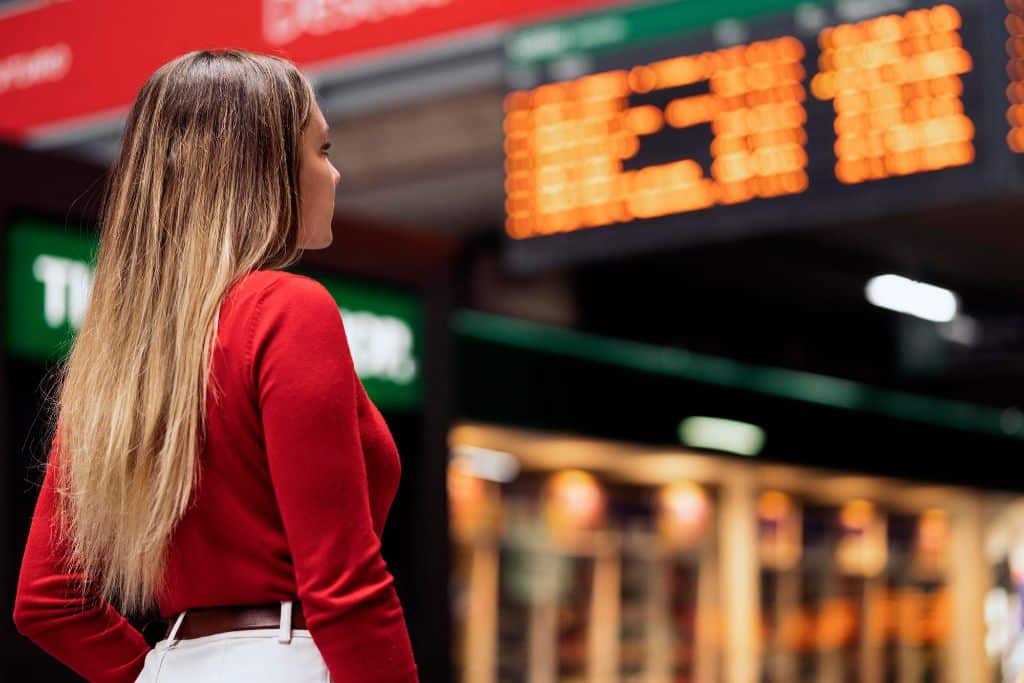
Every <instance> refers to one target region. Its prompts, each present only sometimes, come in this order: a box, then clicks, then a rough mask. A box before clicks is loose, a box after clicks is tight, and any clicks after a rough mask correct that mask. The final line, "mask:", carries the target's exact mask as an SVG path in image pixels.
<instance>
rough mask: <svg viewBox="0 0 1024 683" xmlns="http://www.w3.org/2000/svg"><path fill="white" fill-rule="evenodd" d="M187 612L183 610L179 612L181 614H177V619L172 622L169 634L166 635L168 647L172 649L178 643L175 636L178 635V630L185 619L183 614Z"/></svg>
mask: <svg viewBox="0 0 1024 683" xmlns="http://www.w3.org/2000/svg"><path fill="white" fill-rule="evenodd" d="M187 611H188V610H185V609H183V610H181V614H179V615H178V618H177V619H175V620H174V626H172V627H171V632H170V633H168V634H167V640H168V643H167V646H168V647H172V646H173V645H174V644H175V643H176V642H178V641H177V639H176V638H175V636H177V635H178V628H179V627H180V626H181V622H182V621H183V620H184V619H185V612H187Z"/></svg>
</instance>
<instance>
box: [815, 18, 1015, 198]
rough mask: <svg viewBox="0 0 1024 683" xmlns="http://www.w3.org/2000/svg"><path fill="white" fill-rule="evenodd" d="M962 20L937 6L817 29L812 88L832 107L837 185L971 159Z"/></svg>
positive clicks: (968, 65) (967, 64) (966, 56)
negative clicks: (816, 60) (816, 66)
mask: <svg viewBox="0 0 1024 683" xmlns="http://www.w3.org/2000/svg"><path fill="white" fill-rule="evenodd" d="M962 23H963V21H962V18H961V16H960V13H959V12H958V11H957V9H956V8H954V7H952V6H951V5H939V6H937V7H934V8H932V9H920V10H914V11H912V12H908V13H907V14H904V15H902V16H900V15H887V16H883V17H878V18H876V19H870V20H868V21H862V22H860V23H856V24H844V25H842V26H836V27H835V28H833V29H826V30H825V31H823V32H822V33H821V35H820V36H819V44H820V45H821V48H822V54H821V57H820V59H819V66H820V67H821V72H820V73H819V74H818V75H816V76H815V77H814V79H813V80H812V81H811V93H812V94H813V95H814V96H815V97H816V98H818V99H821V100H833V103H834V106H835V110H836V114H837V118H836V125H835V129H836V134H837V139H836V145H835V152H836V167H835V170H836V177H837V178H838V179H839V181H840V182H842V183H846V184H855V183H863V182H867V181H870V180H879V179H882V178H890V177H893V176H901V175H910V174H913V173H922V172H925V171H934V170H938V169H942V168H949V167H952V166H964V165H967V164H970V163H972V162H973V161H974V157H975V149H974V144H973V141H974V132H975V131H974V124H973V123H972V122H971V120H970V119H969V118H968V117H967V116H966V115H965V114H964V111H963V103H962V102H961V100H960V97H961V96H962V94H963V82H962V80H961V76H962V75H963V74H965V73H968V72H969V71H971V69H972V68H973V63H972V59H971V56H970V54H969V53H968V52H967V51H966V50H964V49H963V47H962V41H961V38H960V33H959V31H960V28H961V26H962ZM1011 145H1012V143H1011Z"/></svg>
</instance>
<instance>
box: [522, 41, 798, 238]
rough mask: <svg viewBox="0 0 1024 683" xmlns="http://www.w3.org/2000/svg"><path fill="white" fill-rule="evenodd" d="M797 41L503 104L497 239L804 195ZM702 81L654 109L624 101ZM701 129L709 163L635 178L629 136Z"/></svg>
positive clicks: (663, 63) (525, 95)
mask: <svg viewBox="0 0 1024 683" xmlns="http://www.w3.org/2000/svg"><path fill="white" fill-rule="evenodd" d="M803 57H804V47H803V44H802V43H801V42H800V41H799V40H798V39H796V38H794V37H792V36H786V37H782V38H778V39H775V40H766V41H759V42H755V43H752V44H750V45H740V46H734V47H730V48H726V49H723V50H718V51H714V52H704V53H701V54H698V55H685V56H679V57H673V58H670V59H665V60H660V61H657V62H653V63H651V64H644V65H638V66H635V67H633V68H632V69H630V70H629V71H624V70H618V71H609V72H605V73H599V74H593V75H588V76H584V77H582V78H579V79H577V80H574V81H569V82H565V83H556V84H547V85H543V86H540V87H538V88H535V89H534V90H531V91H522V92H515V93H510V94H509V95H507V96H506V97H505V121H504V131H505V151H506V184H505V187H506V197H507V201H506V208H507V215H508V218H507V220H506V223H505V229H506V232H507V233H508V234H509V235H510V236H511V237H513V238H517V239H522V238H527V237H535V236H539V235H549V234H553V233H559V232H569V231H574V230H580V229H584V228H590V227H599V226H604V225H610V224H613V223H625V222H630V221H634V220H638V219H645V218H653V217H657V216H666V215H671V214H679V213H685V212H689V211H697V210H699V209H706V208H709V207H711V206H715V205H719V204H737V203H741V202H747V201H751V200H753V199H756V198H759V197H760V198H767V197H777V196H781V195H787V194H800V193H801V192H804V191H806V190H807V186H808V183H809V180H808V177H807V172H806V168H807V153H806V151H805V146H806V144H807V135H806V133H805V131H804V125H805V123H806V120H807V113H806V111H805V110H804V107H803V102H804V100H805V99H806V97H807V93H806V91H805V90H804V87H803V80H804V78H805V74H804V70H803V66H802V64H801V60H802V59H803ZM700 82H708V84H709V89H710V92H709V93H706V94H701V95H693V96H690V97H681V98H677V99H674V100H672V101H671V102H669V104H668V105H667V106H666V107H665V108H664V109H663V110H662V109H660V108H659V107H655V106H652V105H642V106H630V104H629V102H628V98H629V96H630V95H631V94H643V93H647V92H651V91H653V90H659V89H665V88H673V87H678V86H682V85H690V84H694V83H700ZM705 124H710V126H711V129H712V133H713V137H712V140H711V156H712V164H711V168H710V169H706V170H705V169H703V168H702V167H701V166H700V165H699V164H698V163H697V162H696V161H693V160H691V159H679V160H676V161H672V162H668V163H664V164H658V165H653V166H648V167H646V168H640V169H635V170H626V169H624V168H623V161H624V160H626V159H630V158H632V157H633V156H635V155H636V154H637V153H638V152H639V149H640V144H641V142H640V138H641V137H642V136H645V135H652V134H655V133H657V132H659V131H661V130H664V129H665V128H666V127H668V128H673V129H684V128H690V127H693V126H698V125H705Z"/></svg>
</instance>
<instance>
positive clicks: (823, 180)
mask: <svg viewBox="0 0 1024 683" xmlns="http://www.w3.org/2000/svg"><path fill="white" fill-rule="evenodd" d="M505 52H506V83H507V92H506V96H505V101H504V108H505V113H504V142H505V188H506V192H505V198H506V220H505V232H506V234H507V238H508V239H507V247H508V249H507V250H506V256H507V259H508V261H509V263H510V264H511V265H512V266H513V267H515V268H518V269H521V270H530V269H536V268H542V267H545V266H551V265H561V264H569V263H575V262H582V261H588V260H597V259H602V258H607V257H609V256H616V255H623V254H628V253H636V252H643V251H653V250H658V249H661V248H667V247H671V246H682V245H685V244H689V243H697V242H703V241H710V240H716V239H728V238H732V237H737V236H740V235H743V234H751V233H758V232H765V231H770V230H783V229H788V228H797V227H810V226H813V225H815V224H821V225H826V224H830V223H836V222H841V221H843V220H849V219H851V218H860V217H869V216H879V215H882V214H884V213H887V212H902V211H909V210H915V209H920V208H926V207H930V206H941V205H946V204H953V203H956V202H961V201H964V200H968V199H977V198H980V197H985V196H993V195H998V194H1008V193H1012V192H1014V191H1019V190H1020V189H1021V188H1024V165H1022V164H1021V162H1022V161H1024V157H1021V156H1019V155H1020V154H1021V153H1022V152H1024V0H1006V2H1005V4H1004V3H1003V1H1002V0H958V1H951V2H943V3H938V2H934V0H932V1H926V2H922V1H920V0H845V1H840V2H830V3H809V2H795V1H793V0H715V1H712V0H683V1H681V2H680V1H673V2H662V3H654V4H651V3H647V4H642V5H624V6H621V7H616V8H613V9H612V10H609V11H605V12H602V13H600V14H592V15H587V16H582V17H574V18H570V19H567V20H563V21H560V22H554V23H551V24H546V25H541V26H534V27H528V28H525V29H522V30H520V31H518V32H516V33H514V34H513V35H511V37H510V38H509V39H508V41H507V43H506V48H505Z"/></svg>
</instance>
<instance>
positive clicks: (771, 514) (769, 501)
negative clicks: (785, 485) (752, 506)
mask: <svg viewBox="0 0 1024 683" xmlns="http://www.w3.org/2000/svg"><path fill="white" fill-rule="evenodd" d="M792 509H793V501H792V500H791V499H790V497H789V496H787V495H786V494H785V493H782V492H781V491H765V492H764V493H762V494H761V495H760V497H758V499H757V516H758V517H760V518H761V519H763V520H765V521H768V522H781V521H782V520H784V519H785V518H786V517H787V516H788V515H789V514H790V511H791V510H792Z"/></svg>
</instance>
